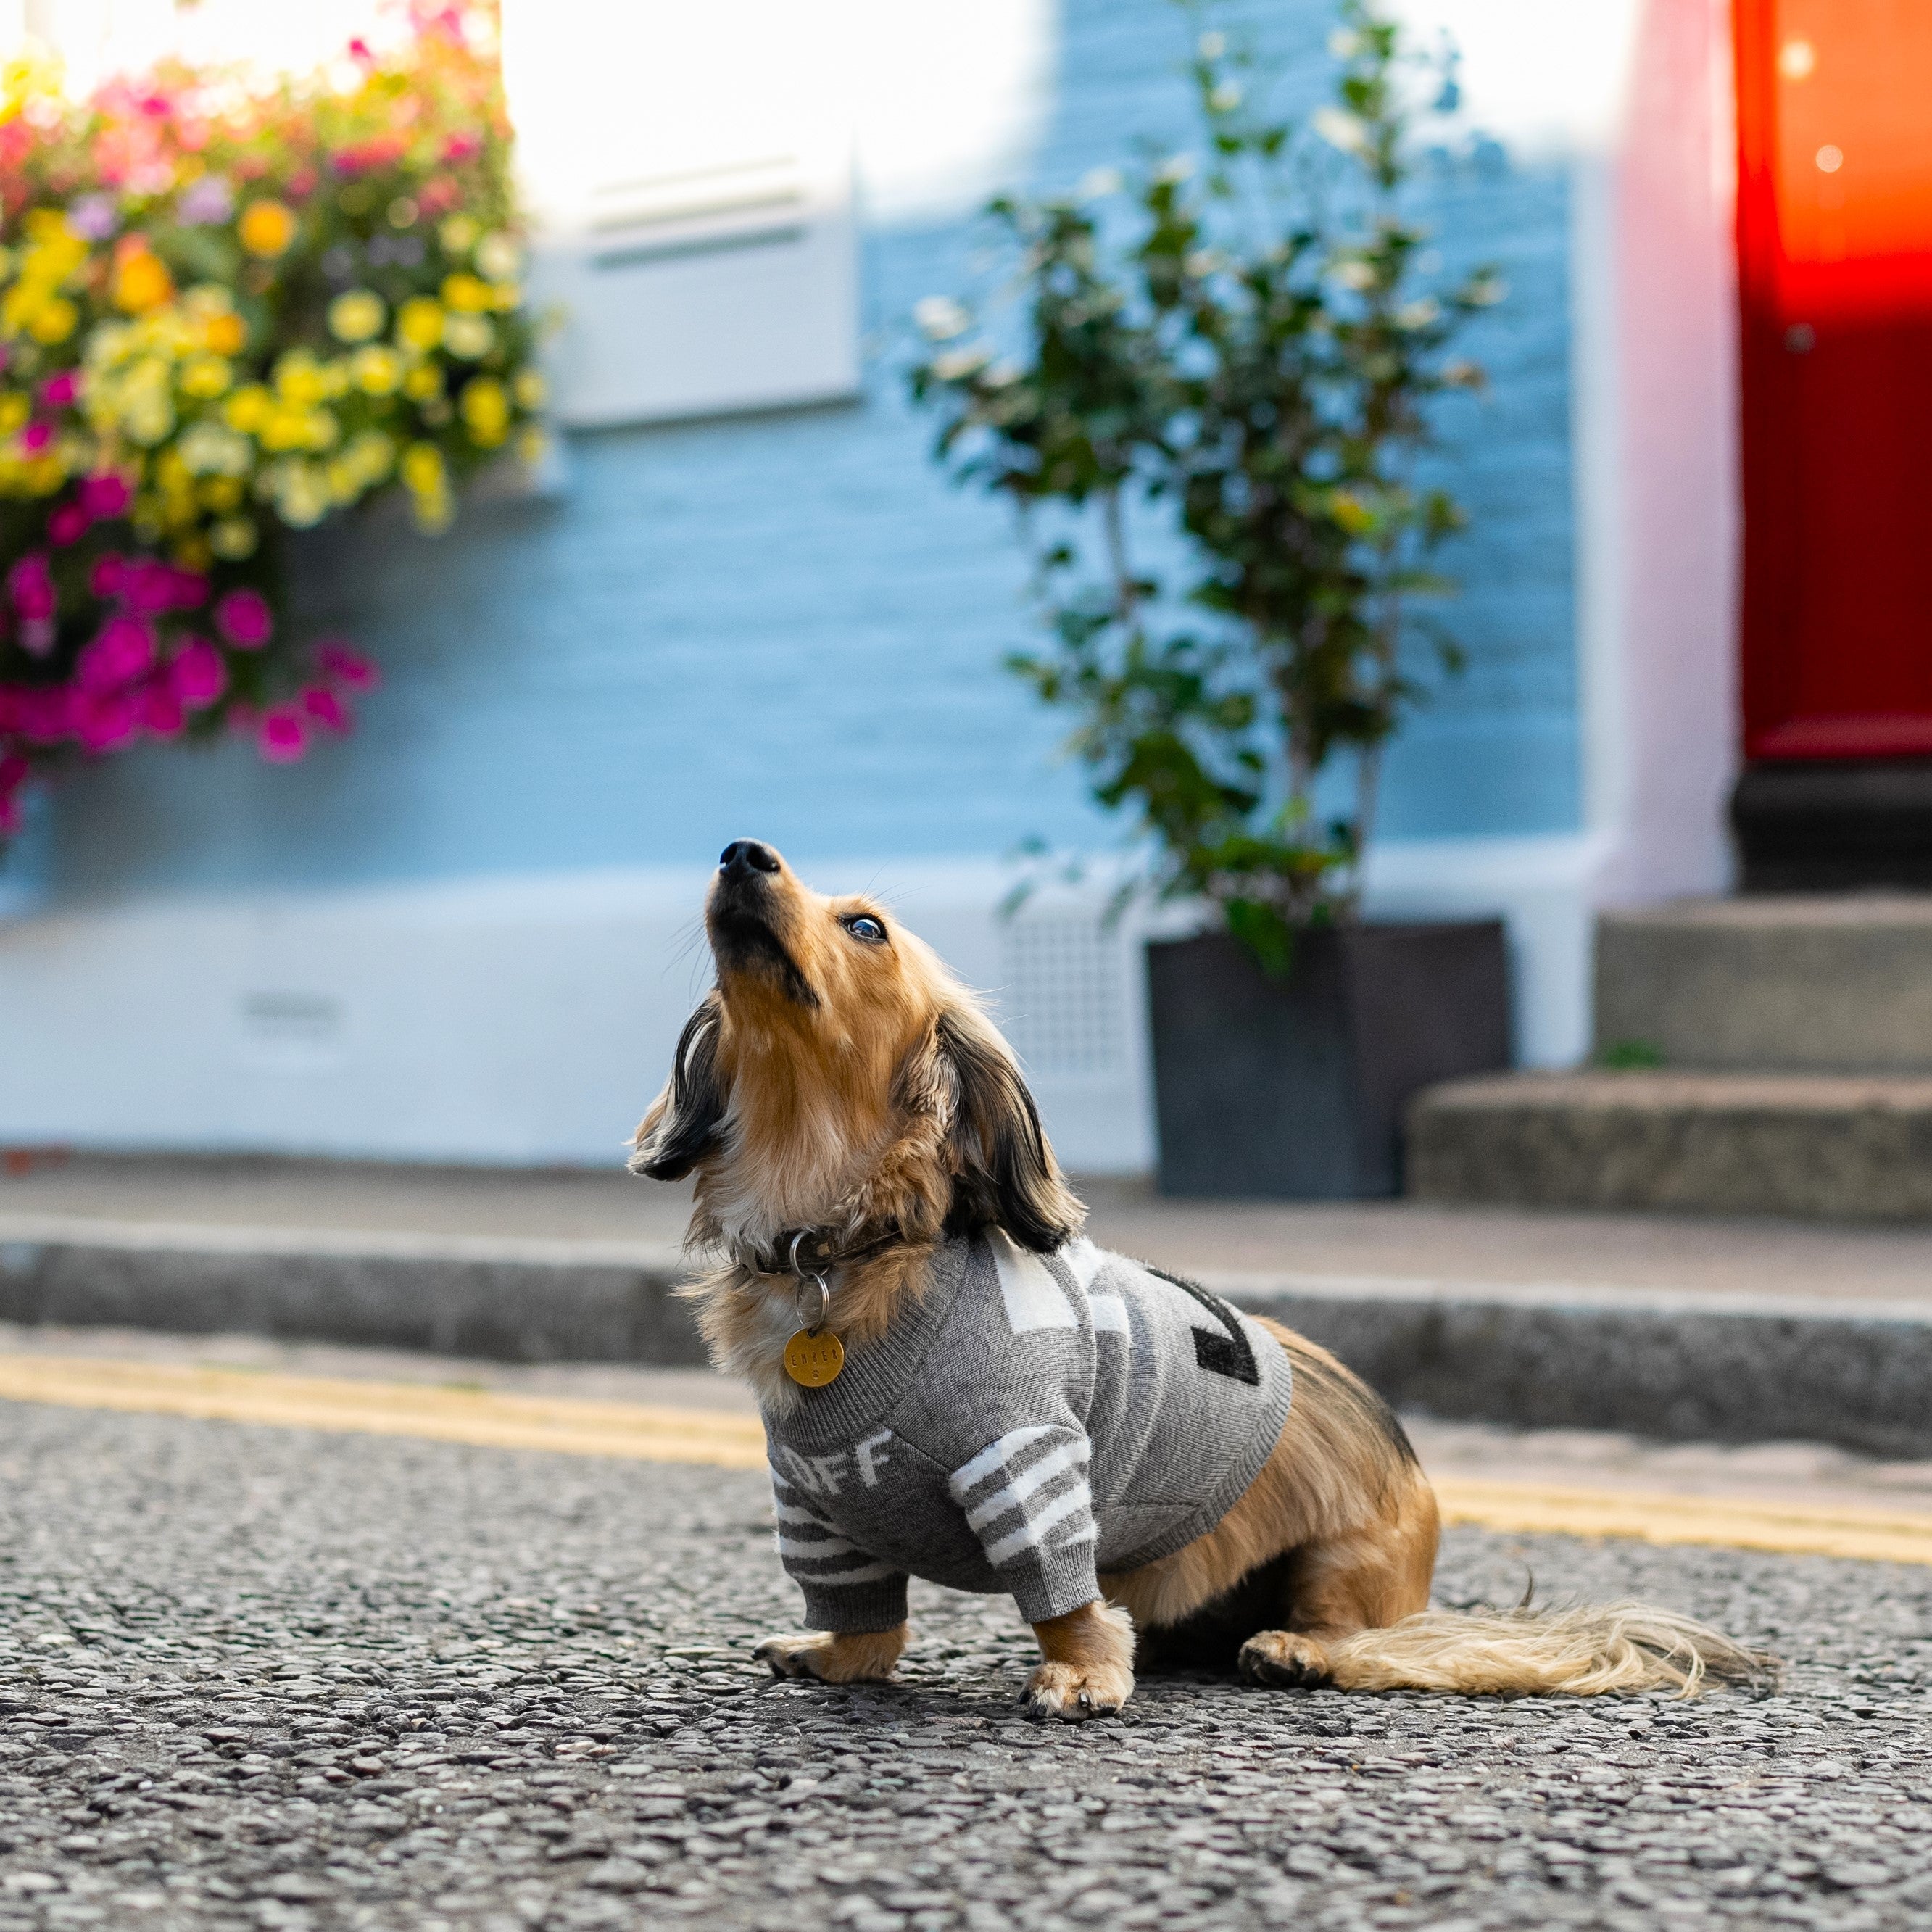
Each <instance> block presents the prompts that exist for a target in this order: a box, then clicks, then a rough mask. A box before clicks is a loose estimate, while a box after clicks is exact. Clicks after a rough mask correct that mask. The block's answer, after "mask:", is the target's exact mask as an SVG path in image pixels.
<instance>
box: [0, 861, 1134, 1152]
mask: <svg viewBox="0 0 1932 1932" xmlns="http://www.w3.org/2000/svg"><path fill="white" fill-rule="evenodd" d="M810 869H811V877H812V879H813V880H814V883H817V884H818V885H820V886H823V887H825V888H826V889H831V890H846V889H859V888H861V887H863V888H865V889H868V890H872V891H876V892H880V894H881V895H883V897H884V898H885V899H886V901H887V903H888V904H891V905H893V906H895V907H898V909H899V910H901V913H902V915H903V916H904V918H905V919H906V921H907V923H908V924H909V925H910V926H912V927H913V929H914V930H916V931H917V932H919V933H921V934H922V935H924V936H925V937H926V938H928V939H929V940H930V941H932V944H934V945H935V946H936V947H938V948H939V950H941V953H943V954H944V956H946V957H947V959H949V960H950V962H952V963H953V965H954V967H955V968H956V970H958V971H959V972H960V973H961V974H962V976H963V977H965V979H966V980H968V982H970V983H972V984H974V985H975V986H979V987H980V988H983V989H986V991H988V992H990V993H991V994H992V995H993V996H994V998H995V1008H996V1010H997V1011H998V1013H999V1014H1000V1016H1001V1019H1002V1021H1003V1022H1004V1024H1006V1025H1007V1027H1008V1029H1009V1031H1010V1032H1011V1033H1012V1034H1013V1037H1014V1039H1015V1040H1016V1043H1017V1044H1019V1046H1021V1047H1022V1050H1023V1051H1025V1052H1026V1053H1027V1055H1028V1058H1029V1060H1030V1061H1031V1073H1032V1079H1033V1085H1034V1090H1035V1092H1036V1094H1037V1096H1038V1097H1039V1099H1040V1103H1041V1106H1042V1107H1043V1110H1044V1112H1045V1114H1046V1118H1047V1121H1048V1124H1049V1130H1050V1131H1051V1133H1052V1134H1053V1136H1054V1138H1055V1144H1056V1145H1058V1147H1059V1148H1060V1150H1061V1154H1062V1156H1063V1158H1064V1159H1065V1160H1067V1162H1069V1163H1070V1164H1071V1165H1072V1166H1075V1167H1076V1168H1079V1169H1084V1170H1085V1171H1087V1172H1139V1171H1141V1170H1143V1169H1146V1168H1147V1167H1148V1166H1150V1165H1151V1163H1152V1159H1153V1152H1152V1142H1151V1130H1150V1125H1149V1123H1150V1120H1151V1108H1150V1106H1149V1103H1148V1073H1147V1066H1146V1055H1145V1046H1144V1041H1145V1031H1146V1029H1145V1022H1144V1019H1143V1016H1142V978H1141V974H1140V971H1139V954H1138V947H1137V942H1136V935H1134V934H1133V932H1131V931H1130V929H1127V928H1126V927H1123V928H1121V929H1119V930H1118V931H1114V932H1108V931H1105V930H1103V928H1102V926H1101V924H1100V907H1101V904H1102V895H1100V893H1099V892H1097V891H1094V892H1088V893H1086V894H1085V895H1073V894H1069V893H1066V892H1058V893H1055V894H1052V895H1043V896H1042V897H1040V898H1039V899H1037V900H1036V901H1034V902H1033V903H1031V904H1029V906H1028V907H1027V909H1026V910H1025V912H1024V913H1022V916H1021V917H1020V918H1019V919H1018V920H1017V921H1016V922H1013V924H1012V925H1011V926H1008V925H1007V924H1006V923H1004V922H1002V921H1001V919H999V918H998V916H997V908H998V905H999V903H1000V901H1001V898H1003V897H1004V895H1005V893H1006V892H1007V889H1008V887H1009V886H1010V883H1011V881H1010V877H1009V876H1008V875H1007V874H1006V873H1005V872H1004V871H1001V869H999V868H995V867H992V866H976V865H959V866H941V867H934V866H927V867H924V868H919V869H917V870H916V871H908V870H907V868H904V867H903V866H900V867H895V866H893V865H890V864H886V865H848V866H824V867H814V868H810ZM707 876H708V875H707V874H706V873H705V872H703V871H620V872H601V873H586V874H577V875H574V876H569V875H565V876H550V877H539V878H522V879H516V878H512V879H499V880H491V881H487V882H481V883H435V884H429V885H422V884H415V885H411V886H407V887H399V888H395V889H375V890H362V891H356V892H339V893H336V892H329V893H322V892H315V893H305V894H302V895H293V894H292V895H245V896H244V895H233V896H223V897H218V898H217V897H210V898H202V899H194V898H184V897H181V896H176V895H171V896H169V897H168V898H164V899H156V900H154V901H150V902H148V903H147V904H138V903H137V904H118V905H115V906H114V907H104V908H101V909H99V910H77V911H62V912H59V913H42V914H40V915H39V916H31V915H26V914H23V915H20V916H15V917H13V918H11V919H7V918H5V917H0V1037H4V1052H0V1064H4V1070H5V1071H4V1077H3V1078H0V1142H5V1143H10V1144H13V1145H46V1144H66V1145H74V1146H77V1147H92V1148H150V1149H167V1148H178V1149H203V1150H210V1149H222V1150H258V1151H275V1152H278V1153H287V1154H326V1155H335V1156H341V1157H368V1158H375V1159H395V1160H459V1161H484V1162H507V1163H546V1162H562V1163H592V1164H600V1165H601V1164H605V1163H615V1162H616V1161H617V1160H619V1159H620V1158H621V1150H622V1143H623V1142H624V1141H625V1137H626V1136H628V1133H629V1132H630V1130H631V1127H633V1126H634V1124H636V1121H637V1118H638V1116H639V1115H640V1114H641V1113H642V1112H643V1109H644V1108H645V1106H646V1104H647V1103H649V1100H650V1099H651V1097H652V1094H655V1092H656V1091H657V1089H658V1087H659V1086H660V1085H661V1083H662V1082H663V1079H664V1075H665V1073H666V1071H667V1069H668V1067H669V1065H670V1054H671V1049H672V1047H673V1043H675V1041H676V1038H677V1035H678V1032H679V1028H681V1027H682V1025H683V1024H684V1020H685V1016H686V1015H687V1014H688V1012H689V1011H690V1009H691V1006H692V1005H693V1004H694V1002H695V1001H696V1000H697V998H698V997H699V996H700V995H701V994H702V992H703V990H704V989H705V987H706V986H707V985H708V984H709V956H708V954H707V953H706V950H705V948H704V945H703V936H702V926H701V920H700V911H701V907H702V905H703V892H704V888H705V885H706V880H707ZM27 1015H31V1016H32V1017H31V1025H23V1024H21V1023H20V1016H27ZM104 1015H111V1016H113V1019H112V1023H111V1024H105V1025H104V1024H103V1023H102V1020H101V1016H104Z"/></svg>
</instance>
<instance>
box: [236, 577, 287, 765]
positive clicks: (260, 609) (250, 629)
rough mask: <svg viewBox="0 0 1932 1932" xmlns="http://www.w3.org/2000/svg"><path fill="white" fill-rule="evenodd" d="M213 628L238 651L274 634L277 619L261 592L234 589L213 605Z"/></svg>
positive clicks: (258, 645) (256, 645)
mask: <svg viewBox="0 0 1932 1932" xmlns="http://www.w3.org/2000/svg"><path fill="white" fill-rule="evenodd" d="M214 628H216V629H217V631H220V633H221V634H222V635H223V637H226V639H227V640H228V641H229V643H231V644H233V645H234V646H236V649H238V650H244V651H253V650H259V649H260V648H261V647H262V646H263V645H264V644H266V643H267V642H268V641H269V639H270V638H271V637H273V636H274V635H275V618H274V616H272V614H271V613H270V611H269V604H268V600H267V599H266V598H264V597H263V595H261V593H260V592H259V591H255V590H231V591H229V593H228V594H227V595H226V596H225V597H224V598H222V600H221V601H220V603H218V604H216V605H215V607H214ZM295 755H296V757H300V756H301V755H302V754H301V753H300V752H299V751H298V752H297V753H296V754H295Z"/></svg>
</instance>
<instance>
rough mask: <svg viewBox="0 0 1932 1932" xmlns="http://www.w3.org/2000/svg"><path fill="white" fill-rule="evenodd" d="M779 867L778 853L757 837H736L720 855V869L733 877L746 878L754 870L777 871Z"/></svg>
mask: <svg viewBox="0 0 1932 1932" xmlns="http://www.w3.org/2000/svg"><path fill="white" fill-rule="evenodd" d="M718 870H719V871H721V872H723V873H725V874H727V875H728V876H730V877H733V878H736V879H742V878H745V877H748V875H749V874H751V873H753V872H775V871H777V870H778V854H777V853H775V852H774V851H773V850H772V848H771V847H769V845H760V844H759V843H758V841H757V840H756V839H755V838H734V839H733V840H732V841H731V842H730V844H728V845H727V846H726V847H725V848H724V850H723V851H721V853H718Z"/></svg>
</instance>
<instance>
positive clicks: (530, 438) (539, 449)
mask: <svg viewBox="0 0 1932 1932" xmlns="http://www.w3.org/2000/svg"><path fill="white" fill-rule="evenodd" d="M549 454H550V438H549V437H547V436H546V435H544V433H543V431H541V430H540V429H538V428H537V426H536V425H535V423H529V424H526V425H525V426H524V428H523V429H522V430H521V431H520V432H519V433H518V434H517V455H518V456H519V457H520V458H522V459H523V461H524V462H525V463H527V464H528V465H529V467H530V468H531V469H535V467H536V466H537V465H538V463H541V461H542V460H544V458H545V457H546V456H547V455H549Z"/></svg>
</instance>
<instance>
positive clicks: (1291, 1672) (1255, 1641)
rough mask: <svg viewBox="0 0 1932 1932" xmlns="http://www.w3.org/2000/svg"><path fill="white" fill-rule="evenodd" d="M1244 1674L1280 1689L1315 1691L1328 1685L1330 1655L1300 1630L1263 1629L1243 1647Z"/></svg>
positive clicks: (1258, 1681)
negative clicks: (1320, 1686) (1323, 1685)
mask: <svg viewBox="0 0 1932 1932" xmlns="http://www.w3.org/2000/svg"><path fill="white" fill-rule="evenodd" d="M1241 1675H1242V1676H1244V1677H1245V1678H1246V1679H1247V1680H1248V1682H1250V1684H1265V1685H1268V1687H1269V1688H1270V1689H1271V1690H1277V1691H1313V1689H1315V1688H1316V1686H1317V1685H1322V1684H1326V1683H1327V1682H1328V1676H1329V1672H1328V1652H1326V1651H1325V1650H1324V1649H1322V1646H1321V1645H1319V1643H1316V1640H1314V1638H1313V1637H1304V1636H1303V1635H1302V1634H1301V1632H1300V1631H1262V1632H1261V1633H1260V1634H1259V1635H1258V1636H1255V1637H1250V1638H1249V1640H1247V1643H1244V1644H1243V1645H1242V1646H1241Z"/></svg>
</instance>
